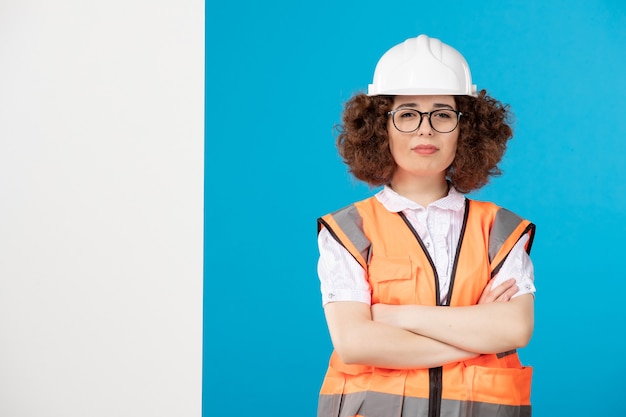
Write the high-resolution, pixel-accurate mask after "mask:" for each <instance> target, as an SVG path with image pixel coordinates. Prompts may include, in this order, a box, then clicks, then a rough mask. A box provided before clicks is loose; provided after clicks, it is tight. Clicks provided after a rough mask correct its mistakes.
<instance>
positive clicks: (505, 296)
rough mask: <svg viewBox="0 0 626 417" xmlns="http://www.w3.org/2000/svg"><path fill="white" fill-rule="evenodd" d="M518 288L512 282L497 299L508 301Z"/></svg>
mask: <svg viewBox="0 0 626 417" xmlns="http://www.w3.org/2000/svg"><path fill="white" fill-rule="evenodd" d="M518 290H519V288H518V286H517V284H513V286H511V287H509V288H508V289H507V290H506V291H505V292H504V293H502V295H501V296H500V297H498V300H497V301H509V300H510V299H511V298H513V296H514V295H515V294H517V291H518Z"/></svg>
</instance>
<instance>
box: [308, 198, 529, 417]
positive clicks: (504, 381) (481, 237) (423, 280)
mask: <svg viewBox="0 0 626 417" xmlns="http://www.w3.org/2000/svg"><path fill="white" fill-rule="evenodd" d="M322 226H324V227H326V228H327V229H328V230H329V232H330V233H331V235H332V236H333V237H334V238H335V239H336V240H337V241H338V242H339V243H341V244H342V245H343V246H344V247H345V248H346V249H347V250H348V251H349V252H350V253H351V254H352V256H354V258H355V259H356V260H357V261H358V262H359V263H360V264H361V266H362V267H363V268H364V270H365V271H366V272H367V279H368V281H369V284H370V286H371V288H372V304H374V303H385V304H421V305H433V306H434V305H437V306H448V305H449V306H469V305H475V304H477V303H478V300H479V298H480V296H481V293H482V291H483V289H484V288H485V286H486V285H487V282H488V281H489V279H490V278H491V277H493V276H494V275H495V274H496V273H497V272H498V270H499V269H500V267H501V266H502V263H503V262H504V260H505V259H506V257H507V255H508V254H509V252H510V251H511V249H512V248H513V246H514V245H515V243H517V241H518V240H519V239H520V238H521V237H522V236H523V235H524V234H526V233H528V234H529V235H530V239H529V241H528V243H527V245H526V250H527V251H528V252H529V253H530V248H531V245H532V241H533V237H534V232H535V226H534V224H532V223H530V222H529V221H528V220H524V219H522V218H520V217H519V216H517V215H515V214H514V213H512V212H510V211H508V210H506V209H503V208H500V207H498V206H496V205H494V204H492V203H485V202H479V201H474V200H467V199H466V204H465V215H464V219H463V226H462V229H461V235H460V238H459V245H458V249H457V253H456V256H455V260H454V264H453V268H452V273H451V278H450V289H449V292H448V296H447V297H446V299H445V300H444V301H443V302H442V301H441V300H440V296H439V283H438V277H437V271H436V269H435V267H434V264H433V262H432V259H431V258H430V256H429V254H428V251H427V250H426V248H425V247H424V243H423V242H422V241H421V239H420V238H419V235H418V234H417V232H415V230H414V229H413V228H412V227H411V225H410V223H409V221H408V220H407V219H406V217H404V215H403V214H402V213H392V212H389V211H388V210H387V209H385V207H384V206H383V205H382V204H381V203H380V202H379V201H378V200H377V199H376V198H375V197H371V198H368V199H366V200H363V201H360V202H358V203H355V204H353V205H350V206H348V207H346V208H344V209H342V210H339V211H337V212H335V213H332V214H328V215H326V216H324V217H322V218H320V219H318V229H321V227H322ZM531 377H532V368H530V367H524V366H522V365H521V363H520V361H519V358H518V355H517V351H515V350H513V351H509V352H503V353H500V354H485V355H480V356H478V357H476V358H473V359H470V360H467V361H462V362H457V363H452V364H448V365H445V366H440V367H436V368H431V369H386V368H378V367H373V366H368V365H358V364H352V365H348V364H345V363H343V362H342V361H341V359H340V358H339V356H338V355H337V353H336V352H333V354H332V355H331V358H330V364H329V368H328V370H327V372H326V377H325V379H324V382H323V384H322V388H321V392H320V399H319V406H318V417H339V416H341V417H347V416H364V417H389V416H405V417H408V416H412V417H413V416H419V417H439V416H442V417H443V416H445V417H454V416H480V417H489V416H516V417H517V416H530V415H531V406H530V385H531Z"/></svg>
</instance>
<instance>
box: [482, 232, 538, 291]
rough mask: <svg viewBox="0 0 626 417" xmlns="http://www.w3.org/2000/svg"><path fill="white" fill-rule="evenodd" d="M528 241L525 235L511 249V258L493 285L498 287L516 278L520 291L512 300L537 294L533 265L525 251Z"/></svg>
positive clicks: (505, 263) (507, 259)
mask: <svg viewBox="0 0 626 417" xmlns="http://www.w3.org/2000/svg"><path fill="white" fill-rule="evenodd" d="M528 239H529V236H528V235H525V236H523V237H522V238H521V239H520V240H519V241H518V242H517V243H516V244H515V246H514V247H513V249H511V252H510V253H509V256H507V258H506V260H505V261H504V263H503V264H502V268H500V271H498V274H497V275H496V279H495V280H494V282H493V284H492V287H496V286H498V285H499V284H501V283H502V282H504V281H506V280H507V279H510V278H515V281H516V282H517V287H518V288H519V289H518V291H517V292H516V293H515V295H513V297H511V298H515V297H518V296H520V295H522V294H534V293H535V283H534V281H535V273H534V268H533V263H532V261H531V260H530V256H529V255H528V253H526V249H525V248H526V242H528Z"/></svg>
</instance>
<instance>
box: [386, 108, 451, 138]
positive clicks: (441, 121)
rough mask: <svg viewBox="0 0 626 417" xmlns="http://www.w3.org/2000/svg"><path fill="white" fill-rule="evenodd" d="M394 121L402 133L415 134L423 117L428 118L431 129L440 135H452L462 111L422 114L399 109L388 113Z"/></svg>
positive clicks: (436, 111)
mask: <svg viewBox="0 0 626 417" xmlns="http://www.w3.org/2000/svg"><path fill="white" fill-rule="evenodd" d="M387 114H388V115H389V116H391V119H392V120H393V125H394V126H395V127H396V129H398V130H399V131H400V132H403V133H411V132H415V131H416V130H417V129H419V128H420V126H421V125H422V120H423V118H424V117H423V116H428V123H430V127H432V128H433V130H435V131H436V132H439V133H450V132H452V131H453V130H454V129H456V127H457V126H458V125H459V119H460V118H461V115H462V114H463V113H461V112H460V111H457V110H452V109H438V110H433V111H431V112H421V111H419V110H415V109H397V110H392V111H390V112H389V113H387Z"/></svg>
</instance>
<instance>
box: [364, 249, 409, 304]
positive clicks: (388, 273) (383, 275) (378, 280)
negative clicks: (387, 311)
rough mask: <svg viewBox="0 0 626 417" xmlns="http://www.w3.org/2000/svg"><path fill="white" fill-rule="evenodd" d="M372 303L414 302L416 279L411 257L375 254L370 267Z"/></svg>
mask: <svg viewBox="0 0 626 417" xmlns="http://www.w3.org/2000/svg"><path fill="white" fill-rule="evenodd" d="M368 279H369V282H370V285H371V286H372V304H376V303H383V304H412V303H414V302H415V279H414V276H413V268H412V266H411V259H410V258H408V257H402V258H391V257H384V256H373V257H372V259H371V261H370V264H369V267H368Z"/></svg>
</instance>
